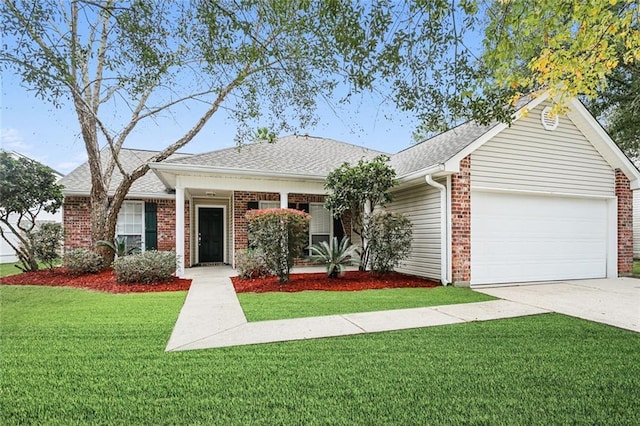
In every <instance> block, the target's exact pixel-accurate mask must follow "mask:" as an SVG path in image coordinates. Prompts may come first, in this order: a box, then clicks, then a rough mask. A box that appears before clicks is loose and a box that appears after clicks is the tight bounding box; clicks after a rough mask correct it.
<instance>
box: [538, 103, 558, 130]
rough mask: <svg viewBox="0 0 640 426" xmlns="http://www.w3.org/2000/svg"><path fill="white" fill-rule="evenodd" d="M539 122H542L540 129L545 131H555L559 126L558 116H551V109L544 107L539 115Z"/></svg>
mask: <svg viewBox="0 0 640 426" xmlns="http://www.w3.org/2000/svg"><path fill="white" fill-rule="evenodd" d="M540 121H541V122H542V127H544V128H545V129H546V130H555V129H556V128H557V127H558V124H560V117H559V116H558V114H553V113H552V112H551V107H549V106H548V107H545V109H543V110H542V113H541V114H540Z"/></svg>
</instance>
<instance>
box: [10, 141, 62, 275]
mask: <svg viewBox="0 0 640 426" xmlns="http://www.w3.org/2000/svg"><path fill="white" fill-rule="evenodd" d="M61 205H62V186H61V185H59V184H57V183H56V177H55V175H54V173H53V170H51V169H50V168H49V167H47V166H44V165H42V164H40V163H38V162H37V161H33V160H31V159H28V158H24V157H20V158H17V159H16V158H13V157H12V156H11V155H10V154H9V153H7V152H4V151H0V222H1V223H2V224H3V225H4V226H5V227H6V229H8V230H9V231H11V232H12V233H13V234H14V235H15V236H16V238H17V239H18V244H16V243H15V242H14V241H13V240H12V239H11V238H9V235H7V234H6V232H5V230H4V229H3V228H2V227H0V236H1V237H2V238H3V239H4V240H5V241H6V242H7V244H9V246H10V247H11V248H13V249H14V250H15V252H16V254H17V256H18V259H19V260H20V263H22V266H20V267H19V268H20V269H22V270H23V271H37V270H38V261H37V256H36V252H35V250H34V246H33V241H32V238H31V237H30V234H31V232H32V231H33V230H34V229H35V227H36V217H37V216H38V214H39V213H40V212H42V211H45V212H48V213H55V212H56V211H57V210H58V209H59V208H60V206H61Z"/></svg>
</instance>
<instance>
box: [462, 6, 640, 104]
mask: <svg viewBox="0 0 640 426" xmlns="http://www.w3.org/2000/svg"><path fill="white" fill-rule="evenodd" d="M485 17H486V20H485V24H484V25H483V28H484V41H483V43H484V54H483V55H482V57H481V58H480V61H479V62H478V65H477V67H476V69H478V70H479V72H480V73H481V74H480V75H481V76H483V77H482V78H480V79H479V80H478V83H477V84H476V85H474V87H475V88H476V89H477V90H478V92H481V93H483V97H484V98H487V99H489V98H490V97H491V96H495V97H496V98H500V99H502V100H503V101H505V102H510V103H511V104H513V103H514V102H515V101H516V100H517V99H518V98H519V97H521V96H522V95H526V94H530V93H534V94H535V93H540V92H542V91H550V92H551V94H552V95H553V99H555V100H556V109H555V112H561V111H562V110H563V104H564V101H565V100H567V99H569V98H574V97H577V96H582V97H585V98H587V99H594V98H596V97H597V96H598V93H601V92H602V91H603V90H606V85H607V76H612V75H613V74H614V73H616V72H618V70H620V69H621V68H618V66H619V65H624V66H626V65H630V64H633V63H634V62H635V63H637V62H638V61H640V3H639V2H638V1H637V0H591V1H582V0H561V1H557V0H507V1H501V2H494V3H492V4H491V5H490V6H489V7H487V8H486V10H485ZM622 69H624V68H622Z"/></svg>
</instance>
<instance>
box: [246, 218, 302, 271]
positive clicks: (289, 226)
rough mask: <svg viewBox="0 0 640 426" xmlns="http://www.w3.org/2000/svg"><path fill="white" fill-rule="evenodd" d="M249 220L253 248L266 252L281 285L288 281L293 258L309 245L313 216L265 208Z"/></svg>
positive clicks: (267, 259)
mask: <svg viewBox="0 0 640 426" xmlns="http://www.w3.org/2000/svg"><path fill="white" fill-rule="evenodd" d="M246 217H247V227H248V231H249V240H250V241H251V244H252V247H253V248H255V249H258V250H261V251H262V252H263V253H264V259H265V262H266V264H267V267H268V268H269V270H271V271H273V272H274V273H275V274H276V275H277V276H278V278H279V279H280V282H281V283H284V282H287V281H289V272H290V270H291V268H292V267H293V262H294V259H295V258H296V257H299V256H300V255H302V250H303V249H304V248H305V247H306V246H307V244H308V242H309V234H308V232H309V221H310V220H311V216H310V215H308V214H307V213H305V212H302V211H300V210H293V209H264V210H251V211H249V212H248V213H247V216H246Z"/></svg>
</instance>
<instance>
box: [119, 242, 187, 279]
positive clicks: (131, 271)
mask: <svg viewBox="0 0 640 426" xmlns="http://www.w3.org/2000/svg"><path fill="white" fill-rule="evenodd" d="M177 263H178V259H177V257H176V252H175V251H157V250H147V251H145V252H144V253H140V254H133V255H130V256H123V257H119V258H118V259H116V260H115V261H114V262H113V264H112V266H113V271H114V272H115V274H116V279H117V280H118V282H121V283H146V284H153V283H157V282H163V281H169V280H170V279H172V278H173V274H174V273H175V272H176V267H177Z"/></svg>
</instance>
